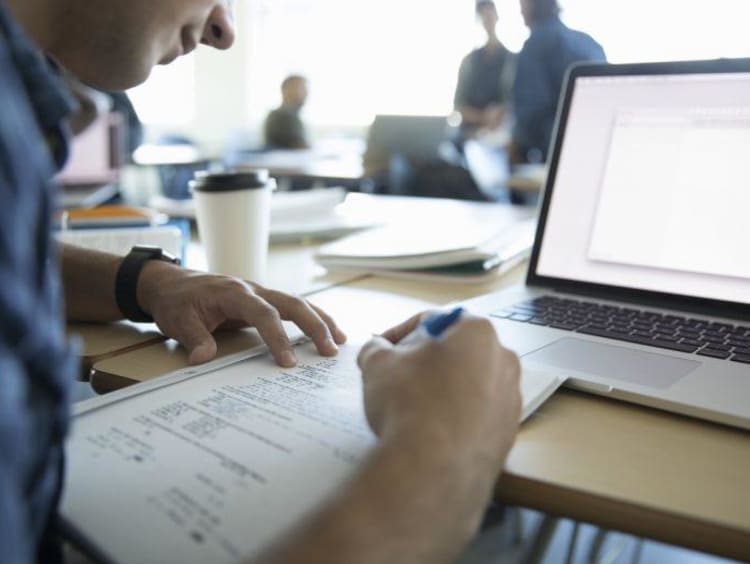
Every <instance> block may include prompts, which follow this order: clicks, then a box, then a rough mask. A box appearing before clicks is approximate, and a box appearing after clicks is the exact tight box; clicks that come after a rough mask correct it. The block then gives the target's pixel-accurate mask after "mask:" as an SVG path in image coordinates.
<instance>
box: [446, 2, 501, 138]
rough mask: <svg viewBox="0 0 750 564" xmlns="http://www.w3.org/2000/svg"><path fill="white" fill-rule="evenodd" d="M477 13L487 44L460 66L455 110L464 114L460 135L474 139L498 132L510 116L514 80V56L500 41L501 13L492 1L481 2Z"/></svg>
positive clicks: (472, 53) (473, 52) (471, 54)
mask: <svg viewBox="0 0 750 564" xmlns="http://www.w3.org/2000/svg"><path fill="white" fill-rule="evenodd" d="M476 13H477V17H478V18H479V20H480V22H481V23H482V27H483V28H484V31H485V32H486V33H487V42H486V43H485V44H484V45H483V46H482V47H480V48H479V49H475V50H474V51H472V52H471V53H469V54H468V55H467V56H466V57H465V58H464V60H463V62H462V63H461V69H460V70H459V76H458V86H457V87H456V94H455V97H454V102H453V104H454V108H455V110H456V111H458V112H459V113H460V114H461V118H462V120H461V131H462V133H463V135H464V136H471V135H472V134H473V133H476V132H477V131H479V130H482V129H489V130H493V129H497V128H498V127H500V125H501V124H502V122H503V118H504V117H505V116H506V114H507V112H508V105H509V103H510V100H511V91H512V87H513V79H514V76H515V59H516V56H515V54H514V53H512V52H511V51H509V50H508V49H507V48H506V47H505V46H504V45H503V44H502V43H501V42H500V40H499V39H498V37H497V23H498V13H497V7H496V6H495V3H494V2H493V1H492V0H479V1H478V2H477V4H476Z"/></svg>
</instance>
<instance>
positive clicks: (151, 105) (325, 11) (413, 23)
mask: <svg viewBox="0 0 750 564" xmlns="http://www.w3.org/2000/svg"><path fill="white" fill-rule="evenodd" d="M242 1H243V2H244V4H243V5H242V6H241V7H242V10H239V9H238V22H237V24H238V28H239V29H238V32H239V34H240V35H241V36H242V37H243V41H242V43H241V44H240V45H241V48H242V49H244V50H245V53H243V56H242V57H237V58H235V59H234V62H233V63H232V64H237V65H238V66H241V65H244V67H243V68H237V71H236V76H237V80H245V81H246V85H247V92H248V94H247V96H246V99H245V101H244V102H245V105H244V107H239V108H233V109H232V112H233V114H232V115H235V116H240V117H239V118H237V119H239V120H240V121H241V122H242V123H244V120H246V119H247V117H246V116H248V115H249V117H250V120H249V123H247V124H246V125H247V127H250V128H253V127H256V128H257V127H258V125H259V124H260V123H261V122H262V121H263V119H264V118H265V116H266V114H267V112H268V111H269V110H271V109H272V108H274V107H276V106H277V105H278V104H279V98H280V94H279V85H280V83H281V81H282V79H283V78H284V77H285V76H286V75H288V74H290V73H300V74H304V75H305V76H307V77H308V78H309V80H310V89H311V97H310V100H309V104H308V106H307V108H306V109H305V115H304V117H305V119H306V121H307V122H309V123H310V124H311V125H313V126H317V127H318V128H328V129H330V128H335V127H337V126H360V125H366V124H368V123H370V122H371V121H372V119H373V117H374V116H375V115H376V114H381V113H403V114H422V115H430V114H448V113H449V112H450V111H451V110H452V106H453V93H454V89H455V85H456V80H457V76H458V67H459V65H460V62H461V59H462V58H463V57H464V56H465V55H466V54H467V53H468V52H469V51H470V50H471V49H472V48H474V47H476V46H478V45H480V44H481V43H482V41H483V38H484V35H483V32H482V30H481V28H480V26H479V25H478V23H477V21H476V18H475V16H474V2H475V0H242ZM560 3H561V5H562V7H563V20H564V21H565V22H566V23H567V24H568V25H570V26H571V27H573V28H576V29H581V30H584V31H586V32H588V33H590V34H591V35H592V36H594V38H595V39H597V40H598V41H599V42H600V43H601V44H602V45H603V46H604V48H605V51H606V52H607V56H608V57H609V60H610V61H611V62H616V63H622V62H639V61H656V60H687V59H706V58H716V57H743V56H750V46H748V41H747V31H746V29H745V28H746V27H747V24H746V22H747V21H748V19H750V18H749V16H750V2H748V0H690V1H686V0H561V2H560ZM496 4H497V6H498V11H499V13H500V24H499V35H500V39H501V40H502V41H503V42H504V43H505V44H506V45H507V46H508V47H509V48H510V49H512V50H516V51H517V50H519V49H520V48H521V46H522V45H523V41H524V40H525V38H526V36H527V30H526V28H525V26H524V25H523V21H522V19H521V15H520V9H519V3H518V0H496ZM228 64H229V63H228ZM196 72H197V71H196V65H195V59H194V58H193V57H187V58H184V59H181V60H180V61H178V62H177V63H176V64H174V65H173V66H171V67H169V68H161V67H160V68H158V69H156V70H155V71H154V74H153V76H152V77H151V79H149V81H148V82H147V83H146V84H145V85H144V86H142V87H139V88H137V89H135V90H134V91H132V95H133V100H134V102H135V105H136V108H137V109H138V111H139V113H140V115H141V117H142V119H143V120H144V121H145V122H146V123H147V124H150V125H158V126H165V125H166V126H178V127H180V126H188V127H191V126H192V127H195V128H197V127H198V126H197V123H198V121H199V120H197V118H202V119H205V118H203V117H202V116H196V115H195V114H196V107H201V108H210V107H214V106H216V104H226V101H225V100H197V99H196V90H195V80H196ZM227 87H231V85H229V84H228V85H227ZM211 92H212V91H210V90H208V91H207V92H205V93H203V92H202V93H201V94H200V95H201V96H213V95H214V94H212V93H211ZM238 124H239V123H238V122H237V121H236V120H235V123H233V124H232V125H233V126H237V125H238Z"/></svg>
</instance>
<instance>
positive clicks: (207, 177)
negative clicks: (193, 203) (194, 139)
mask: <svg viewBox="0 0 750 564" xmlns="http://www.w3.org/2000/svg"><path fill="white" fill-rule="evenodd" d="M268 178H269V175H268V171H267V170H265V169H258V170H242V171H223V172H211V171H207V170H203V171H200V172H197V173H195V179H194V180H193V181H192V182H190V189H191V190H193V191H197V192H233V191H235V190H255V189H259V188H265V187H266V185H267V184H268Z"/></svg>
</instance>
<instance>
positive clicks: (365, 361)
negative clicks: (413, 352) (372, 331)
mask: <svg viewBox="0 0 750 564" xmlns="http://www.w3.org/2000/svg"><path fill="white" fill-rule="evenodd" d="M392 351H393V344H392V343H391V342H390V341H388V340H387V339H385V338H383V337H373V338H372V339H370V340H369V341H368V342H367V343H365V345H364V346H363V347H362V350H360V351H359V355H357V365H359V368H360V370H362V371H363V372H364V371H365V370H366V369H367V366H368V365H369V364H370V363H371V362H373V361H374V360H376V359H377V358H378V357H382V356H383V355H386V354H390V353H391V352H392Z"/></svg>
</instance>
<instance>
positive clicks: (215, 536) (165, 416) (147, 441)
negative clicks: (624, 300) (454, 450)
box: [62, 339, 562, 564]
mask: <svg viewBox="0 0 750 564" xmlns="http://www.w3.org/2000/svg"><path fill="white" fill-rule="evenodd" d="M361 341H362V339H360V340H355V341H353V342H352V343H351V344H348V345H345V346H342V347H341V349H340V353H339V356H338V357H336V358H321V357H320V356H319V355H318V354H317V352H315V350H314V347H313V345H312V344H310V343H306V344H304V345H302V346H299V347H298V348H297V355H298V359H299V364H298V366H297V367H296V368H293V369H284V368H279V367H277V366H276V365H275V364H273V363H272V361H271V359H270V358H269V357H268V356H264V357H259V358H249V359H245V360H241V361H239V362H236V363H234V364H230V365H219V366H217V367H216V368H217V369H216V370H214V371H212V372H208V373H205V374H196V373H195V369H194V368H193V369H190V370H188V371H181V372H179V373H175V375H173V376H168V377H167V378H166V379H165V381H166V382H173V383H172V384H171V385H162V386H160V387H152V388H150V391H148V392H145V393H139V394H135V395H133V394H131V395H127V394H124V393H123V395H121V396H119V401H109V399H110V398H108V397H107V396H105V397H104V398H102V399H101V400H92V401H90V402H85V403H84V404H81V406H79V409H78V410H77V411H78V415H77V417H76V419H75V423H74V428H73V433H72V437H71V439H70V441H69V444H68V471H67V483H66V489H65V494H64V499H63V506H62V515H63V517H64V519H65V520H66V521H67V522H68V523H70V524H72V525H73V526H74V528H75V529H76V530H77V531H79V532H80V533H82V534H83V535H84V536H85V537H86V538H87V539H88V540H89V541H90V542H91V543H93V544H94V545H95V546H97V547H98V548H99V549H100V550H102V551H103V552H104V554H105V555H106V556H107V558H109V559H110V560H112V561H113V562H116V563H118V564H130V563H133V564H147V563H151V562H153V563H167V562H179V563H184V564H190V563H193V562H195V563H205V562H212V563H214V562H215V563H222V562H226V563H236V562H240V561H244V560H246V559H247V558H248V557H251V556H252V555H253V554H255V553H256V552H257V551H258V550H260V549H262V548H263V547H264V546H266V545H267V544H268V543H269V542H270V541H272V540H273V539H274V538H275V537H276V535H278V534H280V533H281V532H282V531H284V530H286V529H288V528H289V527H290V526H291V525H293V524H294V523H295V522H296V521H298V519H299V518H300V517H302V516H303V515H304V514H306V513H308V512H309V511H311V510H313V509H314V508H315V507H316V506H318V505H319V504H321V503H322V502H324V501H325V499H326V498H327V497H328V496H330V495H331V494H332V493H333V492H334V491H335V490H336V488H337V487H339V486H340V485H341V484H342V483H343V482H345V481H346V479H347V478H349V477H351V476H352V475H353V473H354V472H355V471H356V469H357V467H358V466H359V464H360V463H361V461H362V460H363V459H364V457H365V456H366V455H367V452H368V451H369V449H370V448H371V447H372V446H373V445H374V444H375V437H374V435H373V434H372V432H371V431H370V430H369V428H368V426H367V422H366V420H365V416H364V409H363V404H362V386H361V377H360V373H359V369H358V368H357V365H356V355H357V353H358V351H359V349H360V347H361ZM561 383H562V380H558V378H557V377H555V376H554V375H551V374H547V373H543V372H538V371H531V370H524V376H523V379H522V396H523V399H524V409H523V418H524V419H525V418H526V417H528V416H529V415H530V414H531V412H532V411H533V410H534V409H536V408H537V407H538V406H539V405H541V403H542V402H543V401H544V400H545V399H547V397H549V396H550V395H551V394H552V393H553V392H554V391H555V390H556V389H557V387H559V385H560V384H561ZM105 400H107V401H105Z"/></svg>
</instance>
